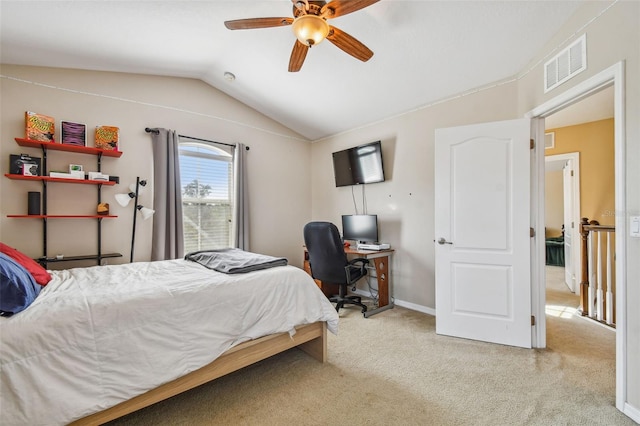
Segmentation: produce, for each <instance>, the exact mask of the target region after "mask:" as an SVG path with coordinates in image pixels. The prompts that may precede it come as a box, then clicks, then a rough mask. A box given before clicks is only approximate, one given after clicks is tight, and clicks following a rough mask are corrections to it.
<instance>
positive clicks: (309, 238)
mask: <svg viewBox="0 0 640 426" xmlns="http://www.w3.org/2000/svg"><path fill="white" fill-rule="evenodd" d="M304 243H305V245H306V246H307V252H308V253H309V266H310V267H311V276H312V277H313V278H315V279H317V280H320V281H322V282H323V283H328V284H336V285H339V286H340V293H339V294H338V295H335V296H332V297H330V298H329V300H330V301H331V302H335V303H336V311H340V308H342V306H343V305H344V304H347V303H348V304H352V305H357V306H360V307H361V308H362V313H364V312H366V311H367V305H365V304H363V303H362V299H361V298H360V297H359V296H348V295H347V287H348V286H352V285H355V283H356V281H358V280H359V279H360V278H362V277H364V276H365V275H367V269H366V265H367V264H368V263H369V260H367V259H363V258H357V259H353V260H351V261H348V260H347V255H346V253H345V252H344V245H343V242H342V239H341V238H340V234H339V233H338V228H336V226H335V225H334V224H333V223H330V222H310V223H308V224H306V225H305V227H304Z"/></svg>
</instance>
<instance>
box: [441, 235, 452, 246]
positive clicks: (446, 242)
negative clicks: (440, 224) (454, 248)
mask: <svg viewBox="0 0 640 426" xmlns="http://www.w3.org/2000/svg"><path fill="white" fill-rule="evenodd" d="M438 244H440V245H443V244H453V243H452V242H451V241H447V240H445V239H444V238H442V237H440V238H438Z"/></svg>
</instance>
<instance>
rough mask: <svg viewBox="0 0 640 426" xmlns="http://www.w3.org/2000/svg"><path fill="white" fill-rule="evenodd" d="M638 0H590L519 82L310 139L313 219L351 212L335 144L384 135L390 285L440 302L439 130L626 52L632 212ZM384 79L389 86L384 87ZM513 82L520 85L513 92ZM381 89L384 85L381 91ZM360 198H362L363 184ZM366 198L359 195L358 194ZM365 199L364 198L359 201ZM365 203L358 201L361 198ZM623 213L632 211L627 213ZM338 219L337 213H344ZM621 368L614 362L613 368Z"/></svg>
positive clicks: (491, 114) (522, 103) (630, 269)
mask: <svg viewBox="0 0 640 426" xmlns="http://www.w3.org/2000/svg"><path fill="white" fill-rule="evenodd" d="M639 18H640V2H631V1H620V2H616V3H609V2H585V4H584V5H583V6H582V7H581V8H580V9H579V10H578V12H577V13H576V14H575V15H574V17H573V18H572V19H570V20H569V22H568V23H567V24H566V25H565V26H563V28H562V29H561V31H560V32H559V33H558V34H557V35H556V36H555V37H554V38H553V39H552V40H551V41H550V42H549V43H548V44H547V45H546V46H545V47H544V48H543V49H541V51H540V52H539V53H538V55H536V57H535V58H534V60H533V61H532V62H531V63H530V64H529V65H527V66H526V67H524V68H523V70H522V73H521V74H520V75H518V76H516V77H515V79H514V80H515V82H513V83H508V84H504V85H497V86H496V87H492V88H490V89H487V90H482V88H480V90H479V91H477V92H474V93H472V94H469V95H466V96H462V97H459V98H455V99H452V100H450V101H446V100H445V101H443V102H442V103H439V104H436V105H434V106H427V107H425V108H423V109H421V110H419V111H415V112H411V113H408V114H405V115H403V116H399V117H394V118H392V119H389V120H386V121H383V122H380V123H374V124H371V125H370V126H366V127H363V128H360V129H357V130H354V131H351V132H345V133H343V134H340V135H336V136H333V137H330V138H327V139H324V140H321V141H317V142H316V143H314V144H313V149H312V157H313V159H314V162H313V164H312V209H313V212H312V214H313V218H314V219H324V220H330V221H335V222H338V221H339V218H340V215H341V214H343V213H351V212H353V202H352V194H351V190H350V189H349V188H335V187H334V186H333V183H332V169H331V163H330V154H331V152H333V151H336V150H338V149H343V148H346V147H349V146H354V145H358V144H361V143H364V142H370V141H372V140H377V139H382V142H383V150H384V162H385V167H386V169H387V170H386V173H387V178H388V179H389V180H388V181H387V182H384V183H379V184H374V185H367V187H366V196H367V200H368V212H369V213H376V214H378V215H379V218H380V233H381V239H382V240H384V241H385V242H389V243H391V244H392V246H393V247H394V248H395V249H396V255H395V257H394V260H393V267H394V269H393V275H392V280H393V295H394V297H395V298H396V302H397V303H398V304H404V305H405V306H409V307H413V308H417V309H420V308H422V309H425V310H433V308H434V306H435V300H434V285H435V284H434V269H433V263H434V248H433V239H434V232H433V231H434V224H433V219H434V218H433V213H434V210H435V209H436V208H437V206H435V205H434V200H433V138H434V130H435V129H436V128H440V127H449V126H456V125H464V124H473V123H477V122H484V121H492V120H504V119H510V118H516V117H523V116H524V115H525V114H526V113H527V112H529V111H531V110H533V109H534V108H535V107H537V106H539V105H541V104H543V103H544V102H545V101H547V100H550V99H552V98H554V97H556V96H558V95H559V94H560V93H563V92H564V91H566V90H567V89H568V88H570V87H572V86H574V85H575V84H577V83H579V82H582V81H584V80H585V79H587V78H588V77H590V76H593V75H595V74H597V73H599V72H601V71H603V70H605V69H607V68H609V67H610V66H612V65H614V64H616V63H618V62H619V61H625V69H626V76H627V78H626V83H625V84H626V90H625V95H626V103H625V107H626V120H627V121H626V128H625V133H626V142H625V147H624V150H625V156H626V158H625V165H626V177H625V179H624V182H623V183H621V185H624V186H625V187H626V199H627V205H626V212H625V213H623V214H626V215H627V216H628V215H639V214H640V191H639V190H638V182H640V167H638V166H637V165H638V164H640V128H639V123H640V122H639V121H638V120H637V117H639V116H640V79H638V78H637V76H638V75H640V64H639V61H640V57H639V56H640V43H639V40H640V32H639V31H640V30H639V29H640V22H639ZM585 31H586V32H587V56H588V69H587V70H586V71H584V72H583V73H581V74H580V75H578V76H576V77H574V78H573V79H572V80H570V81H568V82H566V83H564V84H563V85H561V86H559V87H558V88H556V89H554V90H553V91H551V92H550V93H547V94H544V92H543V65H544V63H545V62H546V60H548V59H549V58H550V57H551V56H553V54H555V53H557V52H558V51H559V50H561V49H562V48H564V47H565V46H566V45H567V44H568V43H570V42H572V41H573V40H575V38H576V37H579V36H581V35H582V34H583V33H584V32H585ZM383 91H384V89H382V92H383ZM514 91H515V92H514ZM381 96H384V93H381ZM356 191H357V192H356V197H355V198H356V200H361V199H362V197H361V195H360V192H359V189H356ZM358 202H359V203H360V201H358ZM360 206H361V204H360ZM360 208H361V207H360ZM625 220H628V219H626V218H625ZM338 223H339V222H338ZM625 238H626V247H627V255H626V258H625V259H620V261H621V262H624V264H625V269H626V274H627V279H626V287H627V303H628V307H627V315H628V317H627V319H628V330H627V335H628V339H627V341H626V342H625V343H626V350H627V360H628V361H629V363H628V365H627V367H628V371H627V373H628V374H627V380H626V382H627V385H628V386H627V389H625V394H626V401H627V402H628V403H629V404H630V405H631V406H632V407H634V409H635V410H636V411H638V412H640V362H638V361H637V359H638V358H637V356H636V355H635V354H637V353H640V311H638V310H637V309H636V307H635V305H636V304H637V301H638V300H640V265H639V264H638V262H637V261H636V260H635V259H640V239H638V238H630V237H628V236H626V237H625ZM612 374H614V372H612Z"/></svg>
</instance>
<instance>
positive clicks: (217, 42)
mask: <svg viewBox="0 0 640 426" xmlns="http://www.w3.org/2000/svg"><path fill="white" fill-rule="evenodd" d="M580 3H581V2H579V1H564V0H556V1H537V0H536V1H516V0H513V1H398V0H382V1H380V2H379V3H376V4H374V5H372V6H369V7H367V8H365V9H362V10H360V11H357V12H354V13H352V14H349V15H345V16H341V17H338V18H335V19H331V20H329V23H330V24H331V25H334V26H336V27H338V28H340V29H341V30H343V31H345V32H347V33H348V34H350V35H352V36H353V37H355V38H357V39H358V40H359V41H361V42H362V43H364V44H365V45H366V46H368V47H369V48H370V49H371V50H373V52H374V56H373V58H372V59H371V60H369V61H368V62H364V63H363V62H360V61H358V60H357V59H354V58H352V57H351V56H349V55H347V54H345V53H344V52H342V51H341V50H340V49H338V48H337V47H336V46H334V45H333V44H331V43H329V42H328V41H325V42H323V43H321V44H318V45H317V46H314V47H313V48H312V49H311V50H310V51H309V54H308V55H307V58H306V61H305V63H304V65H303V67H302V70H301V71H300V72H298V73H289V72H287V66H288V62H289V55H290V54H291V50H292V48H293V45H294V41H295V38H294V36H293V34H292V32H291V29H290V27H279V28H268V29H254V30H238V31H230V30H227V29H226V28H225V26H224V24H223V23H224V21H226V20H232V19H242V18H254V17H274V16H283V17H290V16H292V3H291V1H290V0H268V1H264V0H254V1H250V0H233V1H219V0H216V1H184V0H183V1H79V0H78V1H56V0H50V1H39V2H38V1H25V0H22V1H11V0H2V1H0V41H1V45H0V59H1V62H2V63H5V64H21V65H36V66H51V67H65V68H78V69H86V70H103V71H118V72H129V73H143V74H155V75H169V76H180V77H192V78H198V79H201V80H203V81H205V82H206V83H208V84H210V85H211V86H213V87H216V88H217V89H219V90H221V91H223V92H225V93H227V94H229V95H230V96H232V97H234V98H236V99H238V100H240V101H242V102H244V103H245V104H247V105H249V106H251V107H253V108H255V109H256V110H258V111H261V112H262V113H264V114H265V115H267V116H269V117H271V118H273V119H274V120H276V121H278V122H280V123H282V124H284V125H285V126H287V127H289V128H291V129H293V130H295V131H296V132H298V133H299V134H301V135H303V136H304V137H306V138H308V139H309V140H317V139H320V138H323V137H326V136H329V135H333V134H337V133H340V132H343V131H346V130H350V129H354V128H358V127H360V126H363V125H366V124H369V123H373V122H376V121H379V120H382V119H385V118H388V117H391V116H394V115H398V114H402V113H405V112H408V111H411V110H413V109H415V108H419V107H422V106H425V105H429V104H432V103H434V102H437V101H440V100H443V99H447V98H449V97H452V96H455V95H458V94H461V93H464V92H466V91H469V90H473V89H475V88H478V87H481V86H484V85H487V84H491V83H494V82H497V81H500V80H503V79H507V78H513V77H514V76H515V75H517V74H518V73H519V72H521V71H522V70H523V69H524V67H525V66H526V65H527V63H528V62H529V61H531V60H532V58H533V55H535V54H536V53H537V52H538V51H539V49H541V48H542V47H543V45H544V44H545V43H546V42H547V41H548V40H549V39H550V38H551V37H552V36H553V35H554V34H555V32H556V31H557V30H558V29H559V28H560V27H561V26H562V24H563V23H564V22H565V21H566V20H567V19H568V18H569V17H570V16H571V15H572V14H573V12H574V11H575V10H576V9H577V8H578V7H579V6H580ZM225 71H229V72H231V73H233V74H235V76H236V80H235V81H233V82H229V81H227V80H225V78H224V73H225ZM541 84H542V82H541Z"/></svg>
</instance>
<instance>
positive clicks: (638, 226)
mask: <svg viewBox="0 0 640 426" xmlns="http://www.w3.org/2000/svg"><path fill="white" fill-rule="evenodd" d="M629 235H631V236H632V237H638V238H640V216H631V217H630V218H629Z"/></svg>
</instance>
